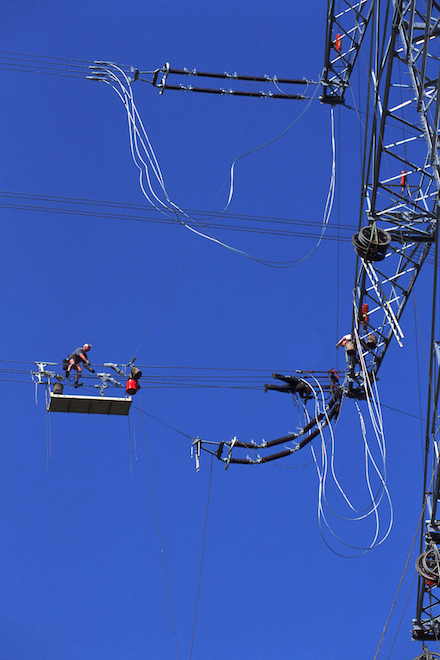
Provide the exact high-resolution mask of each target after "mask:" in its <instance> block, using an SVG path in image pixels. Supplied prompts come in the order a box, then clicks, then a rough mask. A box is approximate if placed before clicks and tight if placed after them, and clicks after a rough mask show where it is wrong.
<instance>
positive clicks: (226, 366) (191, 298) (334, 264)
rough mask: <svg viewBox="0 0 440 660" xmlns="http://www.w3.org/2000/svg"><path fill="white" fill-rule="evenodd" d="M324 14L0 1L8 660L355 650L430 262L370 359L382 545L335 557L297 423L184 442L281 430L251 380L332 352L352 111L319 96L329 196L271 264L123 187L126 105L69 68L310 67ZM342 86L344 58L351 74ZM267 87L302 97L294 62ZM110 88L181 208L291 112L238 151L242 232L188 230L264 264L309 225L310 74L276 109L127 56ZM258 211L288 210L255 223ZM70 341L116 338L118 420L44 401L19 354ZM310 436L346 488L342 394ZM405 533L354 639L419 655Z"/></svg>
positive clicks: (415, 512)
mask: <svg viewBox="0 0 440 660" xmlns="http://www.w3.org/2000/svg"><path fill="white" fill-rule="evenodd" d="M325 14H326V9H325V3H317V4H316V5H315V6H314V8H313V11H311V9H310V3H307V2H305V1H304V0H299V1H298V2H286V1H285V0H284V1H280V0H274V1H273V2H272V1H269V0H268V1H267V2H266V1H263V0H261V1H254V2H249V1H243V2H241V3H240V4H237V3H234V2H232V1H222V2H216V3H213V2H200V1H199V2H197V1H192V2H189V1H185V0H181V1H180V2H176V1H175V0H157V1H156V2H154V3H153V2H133V1H131V0H128V1H125V2H114V1H107V2H100V1H98V0H93V1H92V2H83V1H82V0H78V1H76V2H70V1H64V2H62V3H59V2H53V1H51V0H48V1H43V0H33V1H30V0H29V1H25V0H14V1H13V2H12V1H8V0H4V1H3V2H2V3H1V6H0V20H1V26H2V51H3V53H2V55H1V57H0V62H1V63H0V78H1V81H2V84H1V87H2V96H3V103H2V109H1V119H2V121H1V122H0V125H1V128H0V131H1V144H2V149H3V159H2V163H3V165H2V169H1V174H2V176H1V178H2V184H1V190H2V193H1V199H0V201H1V206H2V218H3V219H2V241H1V247H0V253H1V262H0V269H1V282H2V286H1V288H0V291H1V293H0V295H1V308H2V311H3V313H2V321H1V324H0V333H1V334H0V338H1V345H2V347H3V349H2V355H1V363H0V367H1V370H2V374H1V377H0V384H1V392H2V395H1V407H2V415H1V416H2V428H3V434H2V436H3V439H2V445H1V446H2V449H1V452H2V455H1V460H0V473H1V478H0V484H1V485H0V497H1V503H2V504H1V507H0V529H1V530H2V543H1V544H0V561H1V565H2V567H3V569H2V572H1V592H2V599H1V603H0V612H1V616H0V648H1V649H2V651H1V653H0V656H1V657H3V658H5V659H7V660H22V659H27V658H33V659H35V660H52V659H54V660H55V659H56V660H76V659H79V658H81V659H82V660H87V659H89V658H90V659H92V658H93V659H96V658H105V659H106V660H113V659H115V660H116V659H118V660H119V659H127V660H137V659H138V658H155V659H165V658H166V659H167V660H168V659H169V658H179V657H180V658H182V659H183V658H190V657H192V658H193V659H194V660H198V659H202V658H203V659H205V658H210V660H223V659H225V658H230V657H237V658H241V659H243V660H248V659H249V660H250V659H252V660H262V659H263V658H264V659H265V658H269V657H270V658H275V659H277V660H285V659H287V658H292V657H295V658H304V657H307V658H309V659H310V660H314V659H315V658H316V660H317V659H318V658H322V656H323V655H325V656H326V657H327V658H340V657H341V656H342V657H344V656H348V655H354V656H355V657H356V658H358V660H364V659H365V660H366V659H367V658H368V659H371V658H373V657H374V654H375V653H376V650H377V648H378V646H379V641H380V638H381V635H382V631H383V628H384V626H385V623H386V621H387V618H388V615H389V613H390V609H391V606H392V604H393V601H394V598H395V595H396V592H397V589H398V586H399V582H400V579H401V576H402V573H403V570H404V567H405V563H406V561H407V557H408V554H409V552H410V548H411V544H412V543H413V539H414V536H415V534H416V530H417V525H418V521H419V517H420V514H421V509H420V506H421V500H422V444H423V443H422V439H423V433H424V427H423V422H422V421H421V420H420V417H421V416H422V417H424V416H425V414H426V412H425V409H426V403H425V399H426V384H427V375H426V364H425V354H424V351H425V352H426V351H428V350H429V349H428V348H427V347H428V343H429V330H430V325H429V324H430V306H431V296H432V293H431V292H432V285H431V281H432V275H433V273H432V270H433V268H432V266H431V265H430V264H426V265H425V266H424V268H423V270H422V273H421V275H420V279H419V281H418V283H417V286H416V291H415V296H414V302H413V301H412V300H411V301H410V303H409V304H408V306H407V307H408V308H407V310H406V311H405V314H404V317H403V321H402V325H403V329H404V332H405V345H404V348H403V349H400V348H399V347H398V346H397V345H395V344H394V343H393V344H392V345H391V347H390V349H389V351H388V353H387V356H386V358H385V360H384V363H383V365H382V366H381V370H380V381H379V392H380V397H381V402H382V404H383V409H382V412H383V419H384V429H385V438H386V445H387V485H388V488H389V492H390V497H391V500H392V503H393V510H394V525H393V529H392V531H391V534H390V535H389V536H388V538H387V539H386V540H385V541H384V543H383V544H381V545H379V546H378V547H376V548H373V549H372V550H370V551H369V552H367V553H366V554H364V555H362V556H360V557H358V558H346V557H343V556H340V555H341V554H358V553H357V552H356V551H354V552H352V551H351V548H348V551H347V552H345V551H344V547H343V546H341V545H340V544H338V543H337V542H335V543H333V542H332V539H330V545H331V546H332V548H331V549H330V548H329V547H328V546H327V545H326V543H325V542H324V540H323V538H322V536H321V533H320V528H319V524H318V519H317V504H318V478H317V472H316V468H315V466H314V463H313V457H312V454H311V452H310V448H308V447H307V448H305V449H303V450H302V451H301V452H298V453H296V454H294V455H293V456H292V457H291V458H289V459H285V461H284V462H280V463H279V464H278V463H276V462H274V463H272V464H267V465H259V466H239V465H238V466H230V468H229V469H228V470H227V471H225V470H224V465H223V464H222V463H220V462H219V461H217V460H216V459H214V461H213V463H212V467H211V459H210V457H209V455H208V454H204V455H203V456H202V464H201V470H200V472H198V473H197V472H196V471H195V465H194V462H193V461H192V460H191V458H190V446H191V439H192V438H195V437H197V436H200V437H201V438H203V439H204V440H209V441H212V442H220V441H222V440H225V441H227V440H230V439H231V438H233V437H234V436H237V437H238V438H239V439H240V440H243V441H250V440H251V439H255V440H258V441H260V440H261V439H263V438H265V439H266V440H269V439H273V438H277V437H281V436H284V435H286V434H287V433H288V432H289V431H292V430H295V428H296V426H297V425H298V411H297V408H296V407H294V406H292V400H291V397H290V396H287V395H284V394H278V393H275V392H268V393H267V394H265V393H264V389H263V386H264V383H265V382H272V372H274V371H276V372H280V373H285V374H289V373H292V372H294V371H295V370H296V369H311V370H321V371H327V370H329V369H330V368H336V369H343V368H344V364H345V360H344V355H343V353H342V351H341V350H340V351H339V352H337V351H336V349H335V344H336V342H337V340H338V339H339V338H340V336H341V335H343V334H345V333H346V332H349V330H350V325H351V305H352V290H353V284H354V277H355V254H354V250H353V248H352V245H351V243H350V241H349V240H347V238H349V237H350V236H351V233H354V231H355V230H356V228H357V224H358V218H359V192H360V182H361V179H360V163H361V152H360V146H359V145H360V131H359V119H358V116H357V114H356V112H354V111H353V110H350V109H347V108H337V109H336V110H335V135H336V194H335V203H334V206H333V211H332V215H331V218H330V222H329V228H328V230H327V235H326V238H325V240H323V241H322V242H321V244H320V245H319V247H318V249H317V250H316V251H315V252H314V253H313V254H312V255H311V256H310V257H309V258H307V259H306V260H304V261H303V262H302V263H301V264H299V265H297V266H294V267H292V268H287V269H286V268H277V267H268V266H264V265H262V264H261V263H258V262H257V261H255V260H253V259H250V258H246V257H243V256H240V255H238V254H236V253H234V252H232V251H230V250H227V249H225V248H223V247H221V246H219V245H217V244H214V243H212V242H210V241H208V240H205V239H203V238H200V237H196V238H195V237H194V234H192V233H191V232H190V231H188V230H187V229H186V228H185V227H183V226H182V225H181V224H178V223H177V222H176V223H174V224H173V223H168V224H165V223H161V222H152V221H151V220H153V219H156V220H157V219H158V217H159V216H158V214H157V213H156V212H155V211H154V210H152V209H151V207H149V206H148V203H147V201H146V200H145V198H144V197H143V195H142V192H141V189H140V187H139V181H138V172H137V170H136V167H135V165H134V163H133V161H132V159H131V155H130V148H129V139H128V130H127V119H126V113H125V110H124V107H123V105H122V103H121V101H120V100H119V98H118V97H117V95H116V94H115V93H114V92H113V90H112V89H111V88H110V87H109V86H107V85H105V84H102V83H98V82H93V81H89V80H87V79H86V78H85V76H86V75H88V73H89V72H88V69H87V67H88V65H89V64H91V63H93V61H95V60H101V61H102V60H103V61H111V62H114V63H117V64H120V65H133V66H134V67H136V68H138V69H139V70H141V71H152V70H154V69H157V68H161V67H162V66H163V65H164V64H165V62H169V63H170V65H171V66H172V67H174V68H183V67H188V68H190V69H193V68H197V69H199V70H201V71H212V72H223V71H228V72H230V73H233V72H237V73H239V74H243V75H259V76H261V75H265V74H268V75H277V76H278V77H287V78H306V79H308V80H311V81H317V80H318V79H319V76H320V73H321V71H322V67H323V63H324V40H325ZM17 54H25V55H23V56H19V55H17ZM54 58H58V59H54ZM20 62H21V65H20V66H18V65H19V63H20ZM47 66H50V67H52V68H51V69H50V70H48V69H45V68H44V67H47ZM145 77H147V76H145ZM170 82H171V80H170ZM173 82H174V84H179V83H180V82H187V81H186V80H184V81H181V80H179V79H175V80H174V81H173ZM191 82H192V84H196V83H195V82H194V81H191ZM196 82H197V81H196ZM215 84H216V82H215V81H214V82H213V84H212V86H214V85H215ZM356 85H357V87H359V86H360V85H361V83H360V82H359V79H357V80H356V75H355V77H354V81H353V86H354V88H355V94H357V89H356ZM260 87H261V86H260ZM260 87H259V86H257V89H259V88H260ZM240 89H246V87H241V88H240ZM287 91H289V92H291V93H298V92H300V93H302V92H304V93H305V94H306V95H307V96H309V97H310V96H311V95H312V94H313V93H314V91H315V86H314V85H310V86H309V87H308V89H306V85H304V87H303V88H296V87H292V88H291V89H288V90H287ZM133 93H134V98H135V101H136V106H137V108H138V110H139V113H140V115H141V117H142V120H143V122H144V125H145V128H146V130H147V132H148V135H149V138H150V140H151V143H152V145H153V148H154V151H155V154H156V156H157V159H158V161H159V163H160V167H161V170H162V173H163V176H164V179H165V182H166V187H167V190H168V193H169V195H170V197H171V199H172V200H173V201H174V202H175V203H176V204H177V205H178V206H179V207H180V208H182V209H190V210H191V211H192V212H194V211H198V212H204V213H205V214H212V213H219V212H220V211H222V209H223V208H224V206H225V204H226V200H227V196H228V186H229V171H230V167H231V165H232V163H233V161H234V159H235V158H237V156H239V155H241V154H243V153H245V152H247V151H249V150H252V149H255V147H259V146H260V145H263V144H265V143H267V142H269V141H271V140H273V139H274V138H275V137H277V136H279V135H280V134H281V133H283V132H284V131H285V129H286V128H287V127H289V126H290V125H292V124H294V125H293V126H292V128H291V129H290V130H289V131H288V132H287V133H285V134H284V135H283V136H282V137H280V139H278V140H277V141H276V142H274V143H272V144H270V145H269V146H267V147H265V148H263V149H260V150H259V151H257V152H255V153H253V154H251V155H249V156H246V157H245V158H242V159H240V160H239V161H238V163H237V166H236V169H235V176H234V195H233V198H232V202H231V205H230V207H229V209H228V215H227V216H226V217H225V224H227V225H229V226H230V227H231V226H232V227H236V226H242V225H243V222H244V221H243V217H244V216H246V217H247V220H246V223H247V226H248V227H249V228H250V229H252V230H253V231H251V232H240V231H235V230H233V229H220V228H219V229H215V228H214V229H213V230H212V232H213V235H215V237H216V238H217V239H218V240H220V241H222V242H226V243H228V244H229V245H231V246H233V247H234V248H236V249H237V250H240V251H244V252H246V253H248V254H250V255H252V256H255V257H256V258H258V259H263V260H270V261H273V262H285V261H291V260H301V259H302V258H303V257H305V256H306V255H307V254H308V253H309V252H310V251H311V250H313V248H314V247H315V246H316V243H317V240H318V236H319V233H320V230H321V223H322V220H323V215H324V208H325V203H326V199H327V195H328V190H329V184H330V176H331V167H332V149H331V119H330V108H329V107H328V106H324V105H322V104H321V103H320V102H319V100H318V99H316V100H314V101H312V103H311V104H310V106H309V108H308V110H307V112H306V113H305V114H304V116H303V117H301V118H300V119H299V121H297V122H296V121H295V120H296V119H297V118H298V117H299V115H300V114H301V113H302V111H303V110H304V108H305V106H306V102H304V101H302V102H297V101H287V100H271V99H250V100H249V99H247V98H232V97H226V96H211V95H204V94H199V95H197V94H194V93H193V94H191V93H184V92H173V91H167V92H165V93H164V94H163V95H159V94H158V91H157V89H154V88H152V86H151V85H148V84H147V83H144V82H141V81H136V82H135V83H134V84H133ZM349 105H353V103H352V99H350V102H349ZM37 196H40V197H38V198H37ZM93 200H95V201H97V202H99V204H94V203H92V201H93ZM80 202H81V203H80ZM135 207H137V208H135ZM127 216H130V217H129V218H127ZM263 217H266V218H272V219H278V220H280V219H283V220H285V221H288V223H289V224H287V225H285V224H283V225H280V224H279V223H277V224H276V227H277V228H279V227H280V226H281V227H282V228H283V229H286V228H287V229H288V230H289V231H291V232H300V233H303V234H304V233H305V234H307V235H306V236H303V237H301V236H294V235H289V236H287V235H281V236H278V235H274V234H273V233H271V234H262V233H258V232H256V231H255V230H256V229H257V228H258V227H260V226H261V218H263ZM304 223H313V224H312V225H305V224H304ZM265 226H271V227H272V226H274V225H270V224H268V223H266V225H265ZM327 236H328V237H333V240H328V238H327ZM338 236H339V237H340V240H334V239H335V238H336V237H338ZM416 309H417V314H416V313H415V310H416ZM84 342H90V343H91V344H92V349H91V352H90V359H91V361H92V363H93V364H94V365H103V364H104V362H114V363H118V364H127V363H128V362H129V361H130V359H131V358H132V357H133V356H134V355H136V364H137V365H139V366H141V367H142V371H143V380H142V389H141V391H140V393H139V394H138V395H136V398H135V399H134V402H133V408H132V411H131V413H130V417H129V420H128V421H127V418H125V417H121V418H117V417H114V418H111V417H106V416H86V415H84V416H83V415H73V414H72V415H67V414H57V413H52V414H51V415H50V416H48V415H47V414H46V411H45V401H44V390H45V388H44V387H43V386H39V387H38V388H35V386H34V384H33V382H32V379H31V376H30V371H31V370H32V369H33V368H34V362H35V361H39V360H45V361H47V362H55V363H58V364H60V363H61V362H62V359H63V357H65V356H66V355H67V354H68V353H69V352H71V351H73V350H74V349H75V348H76V347H77V346H79V345H81V344H83V343H84ZM57 368H58V367H57ZM100 368H102V367H100ZM95 382H96V381H95V380H93V379H91V378H89V377H87V379H85V387H84V388H83V391H82V393H85V392H89V393H90V394H93V393H94V389H93V385H94V383H95ZM231 385H235V386H231ZM36 389H37V390H38V391H37V393H36ZM72 392H73V389H72ZM107 392H109V393H111V394H112V395H113V396H117V395H118V394H119V391H118V390H116V389H112V390H107ZM36 394H37V400H38V405H36V401H35V397H36ZM140 406H141V407H142V411H143V412H144V415H143V416H142V415H141V412H140ZM362 406H364V407H363V408H362ZM361 408H362V411H363V413H364V414H365V416H367V415H368V413H367V411H366V407H365V404H362V403H361ZM369 432H370V433H372V432H371V429H370V430H369ZM334 435H335V448H336V449H335V451H336V459H335V460H336V466H337V470H338V474H339V475H340V479H341V481H342V482H343V486H344V489H345V490H346V492H347V493H349V495H350V497H352V498H353V501H356V505H357V506H359V507H362V506H364V505H365V497H366V491H365V473H364V465H363V442H362V436H361V431H360V426H359V417H358V414H357V412H356V409H355V407H354V405H353V402H350V401H345V403H344V406H343V410H342V412H341V415H340V419H339V421H338V423H337V425H336V428H335V432H334ZM371 442H372V443H374V439H373V438H372V439H371ZM315 448H316V451H317V452H319V441H318V444H317V445H316V447H315ZM208 492H209V502H208ZM333 495H334V496H335V505H336V501H337V500H336V495H335V494H334V493H332V496H333ZM339 504H340V503H339ZM207 505H209V506H208V507H207ZM383 505H384V506H383V507H382V506H381V509H380V520H381V528H380V529H381V530H382V531H386V529H387V525H388V522H389V513H388V510H387V506H386V502H384V503H383ZM207 509H208V513H207V516H206V512H207ZM205 523H206V525H205ZM335 525H336V527H335V529H337V530H338V533H339V532H340V533H341V534H344V539H345V541H346V543H348V544H349V545H350V546H363V545H365V544H367V545H368V543H369V539H371V537H372V533H373V532H374V525H373V526H369V523H367V525H366V526H364V525H362V524H361V525H358V524H356V523H352V524H350V525H342V524H340V522H338V521H335ZM326 540H327V542H329V538H328V536H327V537H326ZM418 545H419V541H418V537H417V541H416V544H415V550H414V552H413V556H412V557H411V559H410V561H409V568H408V571H407V572H406V574H405V577H404V580H403V585H402V590H401V593H400V594H399V597H398V598H397V601H396V606H395V609H394V612H393V615H392V617H391V620H390V624H389V626H388V629H387V632H386V635H385V637H384V641H383V644H382V647H381V649H380V652H379V655H378V658H388V657H389V655H390V652H391V649H393V650H392V654H391V657H396V658H397V657H399V658H413V657H415V656H416V655H418V654H420V653H421V648H420V645H419V644H415V643H414V642H412V641H411V639H410V627H411V619H412V618H413V617H414V616H415V597H416V596H415V589H414V587H413V589H412V592H411V593H410V590H411V583H412V580H413V576H414V562H415V559H416V556H417V553H418ZM347 547H348V546H345V550H347ZM202 550H203V564H202V570H201V579H200V587H199V574H200V567H201V557H202ZM335 551H336V552H337V553H339V554H335ZM163 558H164V561H163ZM164 563H165V568H166V575H165V571H164ZM167 585H168V588H167ZM408 597H409V601H408V605H407V606H406V601H407V598H408ZM170 603H171V607H170ZM171 610H172V611H171ZM194 621H195V625H194ZM393 645H394V646H393ZM432 650H433V651H434V650H437V651H438V649H435V648H434V647H433V649H432Z"/></svg>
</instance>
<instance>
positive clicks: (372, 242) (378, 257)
mask: <svg viewBox="0 0 440 660" xmlns="http://www.w3.org/2000/svg"><path fill="white" fill-rule="evenodd" d="M351 242H352V243H353V245H354V249H355V250H356V254H357V255H358V256H359V257H362V259H364V261H382V260H383V259H385V256H386V253H387V249H388V246H389V244H390V242H391V236H390V235H389V233H388V232H386V231H384V230H383V229H379V227H377V226H373V225H368V226H367V227H362V229H361V230H360V231H359V232H358V233H357V234H354V236H353V238H352V239H351Z"/></svg>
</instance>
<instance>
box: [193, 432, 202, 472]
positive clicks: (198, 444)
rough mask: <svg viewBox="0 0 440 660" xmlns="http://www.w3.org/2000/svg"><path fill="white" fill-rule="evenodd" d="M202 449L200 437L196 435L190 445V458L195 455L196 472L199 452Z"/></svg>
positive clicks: (198, 463) (198, 468)
mask: <svg viewBox="0 0 440 660" xmlns="http://www.w3.org/2000/svg"><path fill="white" fill-rule="evenodd" d="M201 449H202V441H201V439H200V438H199V437H198V436H197V438H196V439H195V440H193V442H192V445H191V458H193V457H195V459H196V472H198V471H199V470H200V452H201Z"/></svg>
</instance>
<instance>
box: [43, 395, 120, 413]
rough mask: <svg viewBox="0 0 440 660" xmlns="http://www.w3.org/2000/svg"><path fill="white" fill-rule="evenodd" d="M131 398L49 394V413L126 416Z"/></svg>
mask: <svg viewBox="0 0 440 660" xmlns="http://www.w3.org/2000/svg"><path fill="white" fill-rule="evenodd" d="M131 401H132V398H131V396H130V397H126V398H125V397H124V398H123V399H122V398H117V397H110V396H73V395H68V394H53V393H52V392H50V399H49V405H48V407H47V409H48V411H49V412H64V413H66V412H67V413H87V414H95V415H128V412H129V410H130V406H131Z"/></svg>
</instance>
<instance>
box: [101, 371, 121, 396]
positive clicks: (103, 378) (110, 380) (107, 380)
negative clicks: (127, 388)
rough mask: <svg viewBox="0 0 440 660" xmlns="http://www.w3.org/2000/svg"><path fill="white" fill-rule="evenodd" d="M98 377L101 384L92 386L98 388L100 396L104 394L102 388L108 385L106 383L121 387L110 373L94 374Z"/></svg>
mask: <svg viewBox="0 0 440 660" xmlns="http://www.w3.org/2000/svg"><path fill="white" fill-rule="evenodd" d="M96 375H97V377H98V378H100V379H101V381H102V382H101V385H94V387H98V388H99V393H100V395H101V396H104V390H105V389H106V388H107V387H108V385H107V383H111V384H112V385H116V387H123V385H121V383H118V381H117V380H115V379H114V378H112V377H111V376H110V374H96Z"/></svg>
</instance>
